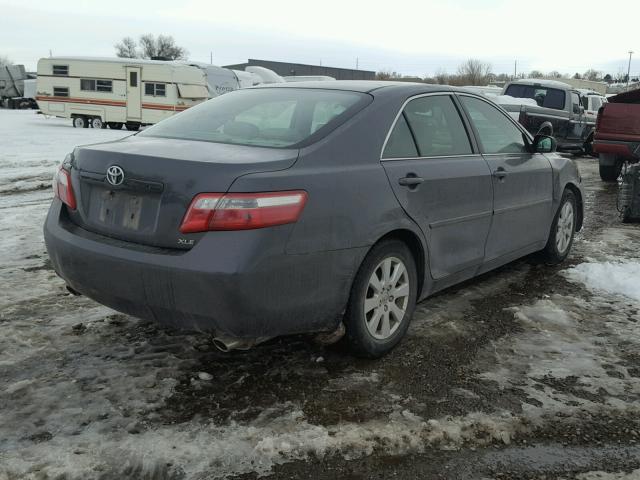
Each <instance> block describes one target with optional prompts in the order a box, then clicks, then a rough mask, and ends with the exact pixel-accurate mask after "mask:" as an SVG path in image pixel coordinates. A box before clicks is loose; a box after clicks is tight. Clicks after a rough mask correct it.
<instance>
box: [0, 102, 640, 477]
mask: <svg viewBox="0 0 640 480" xmlns="http://www.w3.org/2000/svg"><path fill="white" fill-rule="evenodd" d="M2 114H3V115H6V114H7V112H2ZM16 118H18V117H16ZM0 120H6V117H1V118H0ZM19 121H20V122H31V124H33V125H34V126H36V127H37V128H39V129H42V130H43V131H45V130H44V129H52V128H56V131H64V132H66V130H62V128H63V126H62V125H58V124H57V123H55V122H51V121H50V122H46V121H44V120H42V119H37V121H36V120H33V119H32V118H31V117H27V116H25V115H23V116H21V117H19ZM34 122H35V123H34ZM18 123H19V122H18ZM2 128H4V132H3V133H5V134H7V132H8V133H11V131H12V130H11V129H12V128H14V126H13V125H8V124H6V123H1V124H0V129H2ZM15 128H17V127H15ZM47 131H49V130H47ZM89 134H90V135H91V136H92V140H91V141H97V140H100V139H101V137H100V135H102V133H101V131H96V132H89ZM113 134H114V132H109V133H108V135H111V136H113ZM74 135H75V133H74ZM123 135H124V133H123ZM94 137H95V138H96V139H97V140H95V139H94ZM52 138H55V136H53V135H52ZM109 138H111V137H109ZM76 140H77V139H76V137H73V138H69V139H67V140H66V141H67V142H69V143H70V145H73V144H74V143H73V142H76ZM42 148H43V149H45V150H46V146H43V147H42ZM30 152H36V153H32V154H31V157H30V161H31V162H40V163H37V168H33V169H31V170H28V171H27V173H25V174H22V173H19V172H18V173H15V172H17V171H18V170H20V169H19V162H20V158H21V155H23V152H22V149H21V148H20V147H19V142H16V146H15V148H14V149H13V150H11V148H9V150H8V153H7V151H5V152H4V153H3V152H0V168H5V167H6V166H7V165H8V167H6V168H7V169H8V170H11V169H12V170H11V171H12V172H14V173H12V174H15V175H21V176H20V177H19V178H20V182H22V183H20V185H24V187H20V188H16V189H13V188H9V187H8V185H10V184H11V183H10V180H11V178H10V177H11V175H9V177H8V178H9V180H5V181H4V184H3V179H2V176H1V175H0V192H3V193H0V234H1V235H0V260H1V261H2V263H1V265H0V285H1V286H2V289H1V290H0V480H13V479H25V478H28V479H30V478H33V479H76V478H77V479H93V478H95V479H101V480H108V479H210V478H242V479H252V478H257V477H262V476H266V477H267V478H318V479H333V478H341V479H342V478H345V479H354V480H355V479H369V478H380V479H382V478H385V479H386V478H426V479H431V478H433V479H518V480H520V479H547V480H550V479H580V480H589V479H608V478H611V479H635V478H640V445H639V443H638V442H640V416H638V413H639V411H640V349H639V347H640V327H639V323H638V322H639V321H640V313H639V309H640V301H638V300H637V299H634V298H631V297H628V296H622V295H618V294H616V293H615V292H606V291H601V290H594V289H592V288H591V289H590V288H589V287H588V282H587V284H585V283H583V282H580V281H578V280H576V277H573V276H572V275H571V273H569V272H571V268H572V267H575V266H579V265H581V264H585V263H606V262H610V263H611V262H613V263H620V262H622V263H627V264H635V263H637V262H638V261H639V258H640V255H639V254H638V250H637V246H638V244H639V242H638V240H639V239H640V226H639V225H623V224H621V222H620V220H619V218H618V216H617V214H616V211H615V199H616V186H615V185H608V184H604V183H602V182H601V181H600V179H599V178H598V174H597V161H595V160H594V159H591V158H580V159H576V161H577V162H578V164H579V167H580V170H581V172H582V175H583V182H584V184H585V191H586V199H585V204H586V205H585V208H586V219H585V225H584V229H583V232H581V233H580V234H579V235H578V236H577V238H576V243H575V245H574V251H573V253H572V255H571V257H570V258H569V259H568V261H567V262H566V263H565V264H563V265H561V266H559V267H548V266H545V265H541V264H540V263H539V262H538V261H537V260H536V259H535V258H525V259H522V260H520V261H517V262H515V263H513V264H510V265H508V266H506V267H503V268H501V269H499V270H497V271H494V272H491V273H489V274H486V275H484V276H482V277H480V278H477V279H474V280H472V281H468V282H466V283H464V284H463V285H459V286H456V287H454V288H450V289H448V290H446V291H445V292H442V293H440V294H438V295H436V296H434V297H433V298H430V299H428V300H426V301H424V302H422V303H421V304H420V305H419V306H418V308H417V310H416V313H415V317H414V321H413V323H412V325H411V327H410V330H409V333H408V336H407V338H406V340H405V341H404V342H403V343H402V344H401V345H400V346H399V347H398V348H397V349H396V350H395V351H393V352H392V353H391V354H390V355H389V356H387V357H385V358H383V359H381V360H375V361H365V360H361V359H354V358H352V357H351V356H349V355H348V354H347V353H345V352H344V351H342V350H341V349H340V348H339V347H332V348H322V347H320V346H318V345H316V344H314V343H313V342H312V341H311V340H310V339H309V338H305V337H295V338H282V339H276V340H273V341H271V342H269V343H266V344H263V345H261V346H259V347H257V348H255V349H253V350H251V351H248V352H234V353H232V354H223V353H221V352H218V351H217V350H216V349H215V347H214V346H213V344H212V342H211V338H209V337H208V336H206V335H202V334H189V333H185V332H179V331H174V330H169V329H164V328H159V327H157V326H155V325H153V324H149V323H146V322H141V321H139V320H136V319H134V318H131V317H128V316H125V315H121V314H119V313H117V312H114V311H111V310H109V309H107V308H105V307H102V306H100V305H98V304H96V303H94V302H92V301H91V300H88V299H86V298H84V297H75V296H72V295H70V294H68V292H66V290H65V289H64V284H63V282H62V281H61V280H60V279H58V278H57V277H56V275H55V273H54V272H53V271H52V270H51V266H50V263H49V262H48V260H47V255H46V253H45V250H44V245H43V242H42V234H41V225H42V222H43V219H44V215H45V213H46V209H47V206H48V203H49V202H50V193H49V190H48V184H47V178H46V177H47V175H48V170H49V169H50V168H53V167H52V166H53V165H54V164H55V161H59V160H60V159H55V161H54V159H47V158H46V155H43V157H42V158H40V157H39V156H38V154H37V152H38V148H37V147H33V148H32V149H31V150H30ZM3 162H4V163H3ZM47 162H50V163H47ZM16 178H18V177H16ZM3 187H4V188H3ZM638 280H639V279H638V278H629V281H630V282H633V281H635V282H637V281H638ZM123 281H124V280H123Z"/></svg>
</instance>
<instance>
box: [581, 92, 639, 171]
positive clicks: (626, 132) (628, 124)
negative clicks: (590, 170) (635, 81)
mask: <svg viewBox="0 0 640 480" xmlns="http://www.w3.org/2000/svg"><path fill="white" fill-rule="evenodd" d="M608 100H609V102H608V103H605V104H604V105H603V106H602V107H600V110H599V111H598V118H597V120H596V132H595V135H594V138H593V151H594V152H596V153H597V154H598V158H599V163H600V178H602V180H604V181H605V182H615V181H616V180H617V179H618V176H619V175H620V171H621V170H622V166H623V165H624V163H625V162H629V163H636V162H638V161H640V89H638V90H631V91H629V92H624V93H620V94H618V95H615V96H613V97H609V99H608Z"/></svg>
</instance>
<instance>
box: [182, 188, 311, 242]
mask: <svg viewBox="0 0 640 480" xmlns="http://www.w3.org/2000/svg"><path fill="white" fill-rule="evenodd" d="M306 202H307V192H305V191H303V190H295V191H286V192H262V193H227V194H221V193H200V194H198V195H196V196H195V197H194V199H193V201H192V202H191V205H189V209H188V210H187V213H186V215H185V216H184V219H183V220H182V225H180V232H182V233H195V232H206V231H211V230H250V229H255V228H265V227H273V226H276V225H285V224H287V223H294V222H296V221H297V220H298V218H299V217H300V214H301V213H302V209H303V208H304V206H305V204H306Z"/></svg>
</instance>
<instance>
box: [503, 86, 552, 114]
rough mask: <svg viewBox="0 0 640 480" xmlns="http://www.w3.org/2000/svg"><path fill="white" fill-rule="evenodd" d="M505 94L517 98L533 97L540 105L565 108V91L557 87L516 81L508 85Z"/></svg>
mask: <svg viewBox="0 0 640 480" xmlns="http://www.w3.org/2000/svg"><path fill="white" fill-rule="evenodd" d="M505 95H509V96H510V97H516V98H532V99H533V100H535V101H536V103H537V104H538V106H539V107H545V108H553V109H555V110H564V104H565V93H564V91H563V90H559V89H557V88H547V87H543V86H540V85H521V84H518V83H514V84H512V85H509V86H508V87H507V90H506V92H505Z"/></svg>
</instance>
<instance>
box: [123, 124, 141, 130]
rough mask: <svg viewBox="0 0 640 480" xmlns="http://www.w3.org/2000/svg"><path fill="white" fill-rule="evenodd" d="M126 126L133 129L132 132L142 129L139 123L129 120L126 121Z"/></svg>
mask: <svg viewBox="0 0 640 480" xmlns="http://www.w3.org/2000/svg"><path fill="white" fill-rule="evenodd" d="M125 127H126V129H127V130H129V131H132V132H137V131H138V130H140V124H139V123H132V122H127V123H125Z"/></svg>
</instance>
